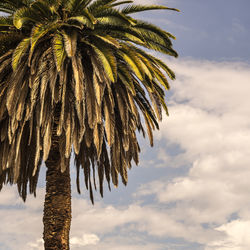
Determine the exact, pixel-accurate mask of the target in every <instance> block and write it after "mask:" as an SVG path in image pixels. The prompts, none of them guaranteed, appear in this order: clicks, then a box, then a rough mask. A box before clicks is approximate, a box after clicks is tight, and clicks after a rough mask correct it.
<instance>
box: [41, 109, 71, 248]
mask: <svg viewBox="0 0 250 250" xmlns="http://www.w3.org/2000/svg"><path fill="white" fill-rule="evenodd" d="M59 111H60V107H58V106H57V107H56V109H55V120H54V126H53V130H52V138H51V148H50V153H49V157H48V159H47V161H46V162H45V164H46V166H47V173H46V195H45V202H44V211H43V224H44V232H43V239H44V248H45V250H69V231H70V224H71V184H70V166H69V159H68V160H67V162H66V164H67V168H66V170H65V171H64V173H62V172H61V160H64V159H63V158H61V155H60V150H59V140H60V138H59V137H58V136H57V135H56V128H57V124H58V120H59V114H60V112H59Z"/></svg>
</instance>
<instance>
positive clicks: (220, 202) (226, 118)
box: [137, 60, 250, 250]
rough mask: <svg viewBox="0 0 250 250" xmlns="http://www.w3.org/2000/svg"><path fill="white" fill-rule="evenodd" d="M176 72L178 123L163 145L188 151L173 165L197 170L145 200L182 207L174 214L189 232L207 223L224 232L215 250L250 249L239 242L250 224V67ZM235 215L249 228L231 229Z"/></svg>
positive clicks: (170, 122) (213, 65) (173, 109)
mask: <svg viewBox="0 0 250 250" xmlns="http://www.w3.org/2000/svg"><path fill="white" fill-rule="evenodd" d="M172 68H174V69H175V70H176V72H177V81H176V82H174V83H173V84H172V85H173V96H172V97H171V106H170V108H169V109H170V117H169V118H166V119H164V121H163V123H162V125H161V130H160V131H159V132H158V133H157V135H156V137H157V138H158V140H161V141H166V142H167V144H172V143H174V144H176V143H177V144H178V145H179V147H180V148H181V149H182V150H183V151H184V153H181V154H179V155H178V156H171V155H166V156H165V158H166V159H169V158H172V159H171V160H170V161H172V162H174V161H176V157H177V158H178V161H179V162H185V163H186V164H187V165H188V164H191V168H190V170H189V173H188V175H185V176H182V177H178V178H175V179H172V180H158V181H154V182H152V183H151V184H150V185H149V184H146V185H144V186H142V187H141V188H140V189H139V191H138V193H137V195H143V196H144V195H149V194H155V195H156V197H157V200H158V201H159V202H160V203H162V204H163V203H164V204H174V205H173V208H170V209H168V210H167V212H168V213H170V214H171V218H175V219H176V220H178V221H180V220H181V221H183V224H187V225H190V224H191V225H203V224H204V223H205V224H206V225H207V226H208V227H209V228H211V229H214V231H220V232H223V233H224V236H222V238H221V240H220V241H216V244H217V245H216V248H214V249H223V250H224V249H229V248H230V249H233V250H236V249H241V250H245V249H250V243H249V241H246V240H245V241H243V243H242V244H241V243H240V242H241V241H240V239H239V237H241V236H242V235H243V233H242V232H245V233H246V232H248V231H247V230H246V228H247V227H246V226H245V225H248V223H249V217H250V211H249V209H250V193H249V190H250V183H249V179H250V168H249V166H250V158H249V155H250V116H249V111H250V108H249V107H250V98H249V93H250V85H249V79H250V71H249V65H246V64H243V63H218V62H207V61H192V60H183V61H181V62H180V61H178V62H173V63H172ZM164 152H165V153H167V152H166V151H164ZM167 164H168V162H167V161H166V165H167ZM232 214H236V215H237V216H238V217H239V218H240V222H241V223H239V221H234V222H232V223H229V222H228V221H229V219H230V217H231V215H232ZM222 225H224V226H222ZM244 230H245V231H244ZM233 235H235V237H236V238H234V236H233ZM248 235H249V232H248ZM211 242H214V241H211ZM207 244H208V246H210V244H209V242H208V243H207ZM225 244H226V247H228V248H225V246H224V245H225Z"/></svg>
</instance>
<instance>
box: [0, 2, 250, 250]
mask: <svg viewBox="0 0 250 250" xmlns="http://www.w3.org/2000/svg"><path fill="white" fill-rule="evenodd" d="M136 2H141V3H145V1H136ZM148 2H150V3H153V2H155V3H156V2H157V3H162V4H165V5H167V6H169V7H175V8H178V9H180V10H181V13H174V12H165V11H153V12H151V13H148V14H143V15H140V16H139V17H140V18H141V19H145V20H148V21H151V22H153V23H155V24H157V25H159V26H160V27H162V28H164V29H166V30H168V31H170V32H171V33H173V34H174V35H176V37H177V40H176V41H175V42H174V44H175V46H174V47H175V49H176V50H177V51H178V52H179V55H180V56H179V58H178V59H174V60H173V59H169V58H165V57H162V59H163V60H165V61H166V62H167V63H168V64H169V66H171V68H172V69H173V70H174V71H175V72H176V74H177V80H176V81H174V82H172V84H171V85H172V88H171V91H170V92H169V93H168V96H167V102H168V105H169V111H170V116H169V117H164V119H163V122H162V123H161V129H160V131H157V132H156V133H155V146H154V148H150V147H149V146H148V141H147V140H144V139H141V148H142V153H141V156H140V166H139V167H134V168H132V170H131V171H130V172H129V183H128V186H127V187H126V188H125V187H123V186H120V187H119V188H118V189H114V188H113V190H112V192H111V193H110V192H109V191H107V187H106V191H105V197H104V199H100V197H99V195H98V194H96V204H95V206H92V205H91V203H90V201H89V200H88V193H87V192H85V193H83V194H82V195H77V194H76V193H75V186H74V183H73V184H72V185H73V221H72V230H71V249H72V250H80V249H86V250H99V249H104V250H106V249H109V250H123V249H124V250H127V249H129V250H142V249H143V250H167V249H170V250H189V249H190V250H203V249H204V250H248V249H250V237H249V236H250V181H249V180H250V158H249V155H250V115H249V114H250V108H249V107H250V98H249V93H250V84H249V83H250V82H249V81H250V80H249V79H250V49H249V43H250V32H249V30H250V15H249V9H250V2H249V0H209V1H205V0H164V1H157V0H155V1H148ZM72 167H73V164H72ZM72 169H73V168H72ZM72 174H73V175H74V173H72ZM44 185H45V183H44V173H42V175H41V177H40V184H39V190H38V196H37V198H33V197H32V196H30V197H28V200H27V202H26V203H25V204H23V202H22V201H21V199H20V198H18V195H17V193H16V189H15V187H6V188H4V189H3V191H2V192H1V193H0V218H1V226H0V249H3V250H15V249H23V250H40V249H43V247H42V245H43V244H42V240H41V236H42V209H43V199H44Z"/></svg>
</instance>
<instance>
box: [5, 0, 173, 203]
mask: <svg viewBox="0 0 250 250" xmlns="http://www.w3.org/2000/svg"><path fill="white" fill-rule="evenodd" d="M132 2H133V1H123V2H118V1H116V0H96V1H91V0H34V1H32V0H1V3H0V11H2V12H5V13H8V15H7V16H3V17H1V18H0V142H1V144H0V188H1V187H2V185H3V184H5V183H10V184H13V183H16V184H17V185H18V190H19V193H20V195H21V196H22V197H23V199H25V198H26V194H27V184H28V183H29V184H30V185H29V186H30V192H31V193H35V190H36V184H37V179H38V175H39V169H40V165H41V163H42V161H44V162H46V160H47V159H48V156H49V152H50V148H51V144H52V141H53V136H52V128H53V126H56V131H57V137H58V138H59V144H60V155H61V171H62V172H63V171H64V170H65V168H66V167H67V166H66V165H67V164H65V163H66V162H67V159H68V158H69V157H70V155H71V151H72V145H73V150H74V155H75V163H76V169H77V186H78V191H79V192H80V187H79V173H80V169H83V171H84V176H85V184H86V187H87V188H88V189H89V190H90V195H91V199H93V194H92V185H91V179H92V178H91V176H90V174H91V173H93V176H95V169H96V171H97V172H98V177H99V178H98V179H99V187H100V193H101V195H103V180H104V178H106V180H107V182H108V184H109V186H110V181H111V180H112V182H113V184H114V185H115V186H117V185H118V178H119V175H120V176H121V178H122V181H123V183H124V184H126V183H127V169H128V168H131V161H132V160H134V162H135V163H136V164H138V161H139V159H138V154H139V151H140V148H139V145H138V142H137V138H136V130H139V131H142V133H143V135H144V134H145V132H144V124H145V127H146V129H147V134H148V137H149V140H150V143H151V145H153V135H152V130H154V129H155V128H158V120H161V118H162V115H161V114H162V108H163V109H164V110H165V111H166V112H167V107H166V104H165V101H164V88H165V89H168V88H169V85H168V80H167V78H166V75H168V77H170V78H171V79H174V73H173V72H172V71H171V70H170V69H169V68H168V67H167V65H166V64H165V63H163V62H162V61H161V60H159V59H157V58H155V57H153V56H152V55H150V54H149V53H146V52H145V51H144V50H143V49H142V48H143V47H144V48H147V49H153V50H156V51H159V52H162V53H165V54H168V55H170V56H177V54H176V52H175V51H174V50H173V49H172V43H171V41H170V39H171V38H174V37H173V36H172V35H171V34H169V33H168V32H166V31H163V30H161V29H160V28H158V27H156V26H154V25H152V24H149V23H146V22H143V21H140V20H135V19H134V18H132V17H131V16H130V14H131V13H135V12H139V11H145V10H153V9H169V8H167V7H164V6H155V5H153V6H141V5H130V4H129V3H132ZM122 4H126V6H125V7H124V8H117V6H119V5H122ZM128 4H129V5H128ZM163 72H164V73H163ZM56 107H57V108H56ZM141 117H143V118H144V119H143V120H142V119H141ZM56 120H57V122H55V121H56ZM94 186H95V188H96V183H95V180H94Z"/></svg>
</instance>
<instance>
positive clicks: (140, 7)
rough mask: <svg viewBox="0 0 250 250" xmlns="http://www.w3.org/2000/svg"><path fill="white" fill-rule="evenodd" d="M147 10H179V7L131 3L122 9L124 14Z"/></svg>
mask: <svg viewBox="0 0 250 250" xmlns="http://www.w3.org/2000/svg"><path fill="white" fill-rule="evenodd" d="M147 10H174V11H179V10H178V9H174V8H168V7H166V6H161V5H149V6H147V5H129V6H127V7H125V8H124V9H122V10H121V12H122V13H124V14H131V13H136V12H141V11H147Z"/></svg>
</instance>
